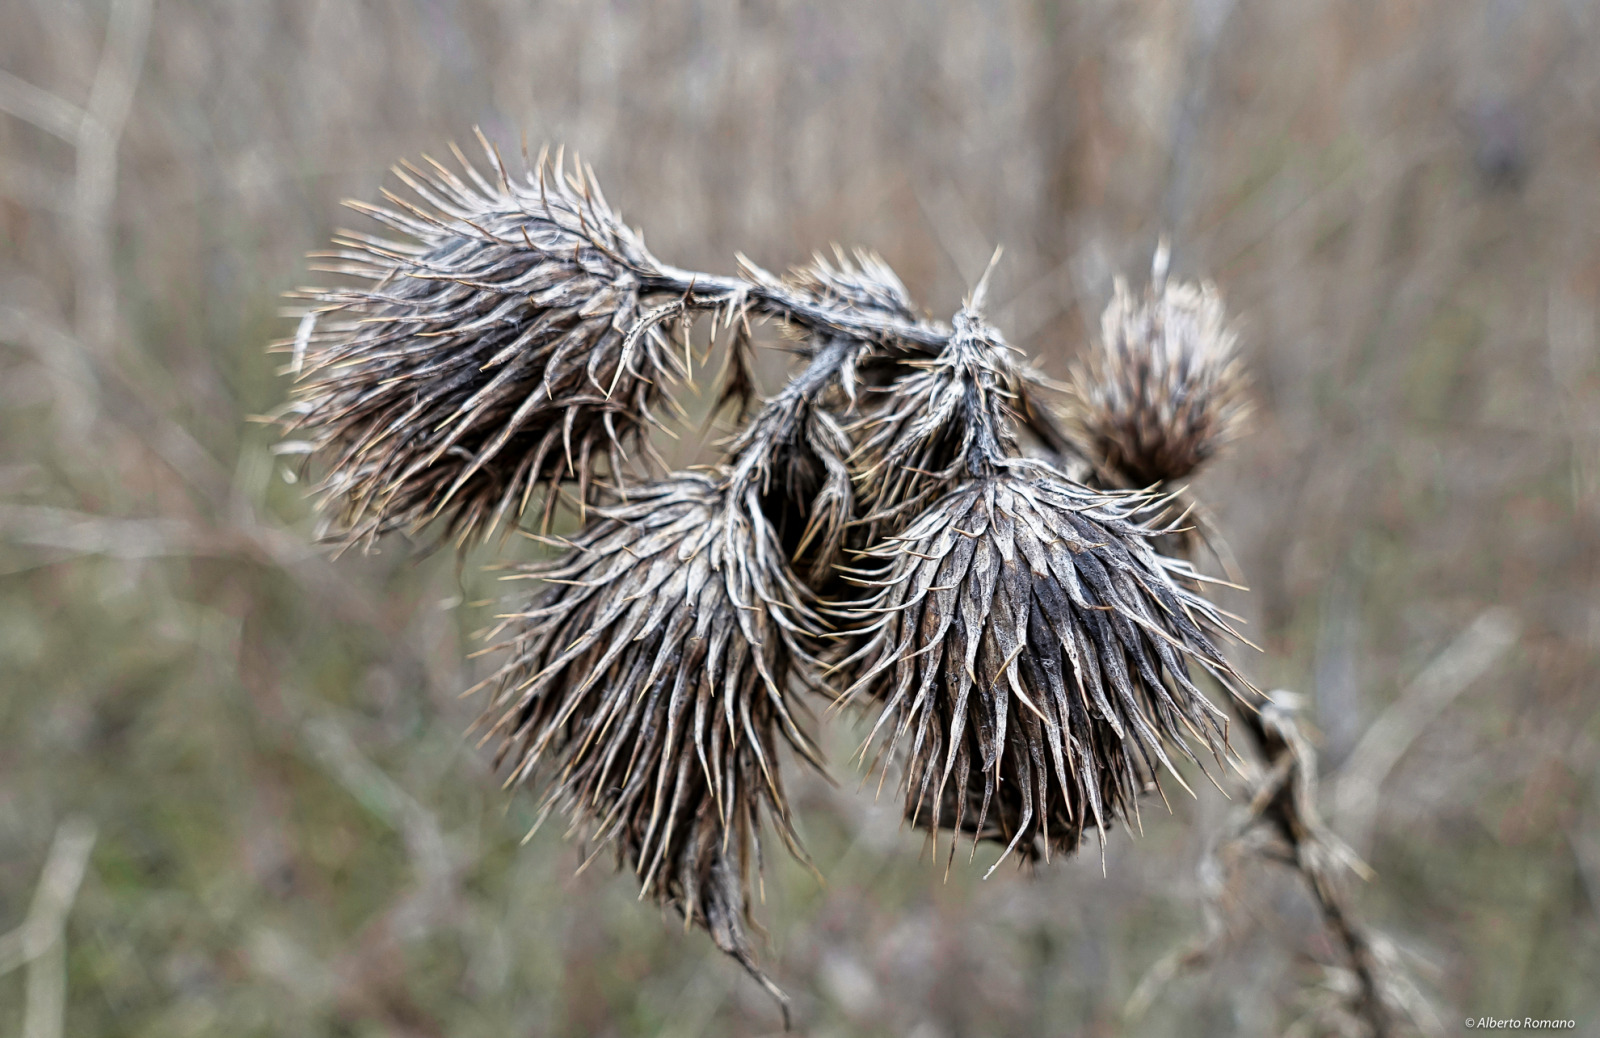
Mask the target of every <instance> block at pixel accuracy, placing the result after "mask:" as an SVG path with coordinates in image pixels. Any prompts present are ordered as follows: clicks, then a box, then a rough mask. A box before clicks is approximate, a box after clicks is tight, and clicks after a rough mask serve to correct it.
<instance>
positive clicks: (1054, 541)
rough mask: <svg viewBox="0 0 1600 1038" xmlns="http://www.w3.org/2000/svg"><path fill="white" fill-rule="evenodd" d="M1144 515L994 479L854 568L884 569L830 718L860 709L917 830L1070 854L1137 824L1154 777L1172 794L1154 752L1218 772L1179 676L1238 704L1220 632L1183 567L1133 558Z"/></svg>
mask: <svg viewBox="0 0 1600 1038" xmlns="http://www.w3.org/2000/svg"><path fill="white" fill-rule="evenodd" d="M1029 467H1032V466H1029ZM1151 504H1152V502H1151V500H1150V498H1149V497H1148V495H1137V494H1108V493H1103V492H1097V491H1092V490H1089V489H1087V488H1084V487H1082V486H1079V485H1075V484H1072V483H1070V482H1068V481H1066V480H1064V479H1062V478H1060V477H1059V476H1055V475H1053V474H1051V473H1049V472H1048V470H1044V469H1042V468H1035V475H1034V478H1027V477H1025V476H1023V475H1022V474H1021V473H1020V472H1012V473H1005V474H1000V475H996V476H992V477H989V478H982V479H975V480H971V481H968V482H965V483H963V484H962V485H960V486H959V487H958V488H957V489H955V490H954V491H952V492H951V493H949V494H947V495H946V496H944V497H943V498H941V499H940V500H939V501H938V502H936V503H935V504H934V505H933V507H931V508H929V509H928V510H927V511H926V512H924V513H923V514H922V515H921V516H919V517H918V518H917V519H916V520H915V521H914V522H913V523H911V525H910V526H909V527H908V528H907V529H906V530H905V531H904V533H902V534H900V535H899V536H895V537H890V538H886V539H885V541H884V542H883V544H882V545H881V546H880V547H878V548H876V549H874V550H873V551H872V552H870V553H869V554H870V555H871V556H872V557H874V558H877V559H878V560H880V561H881V563H882V568H881V569H880V570H879V571H878V572H877V573H875V574H871V575H869V576H868V577H867V579H865V580H863V581H862V583H864V584H866V585H868V586H871V587H874V588H876V589H877V590H876V593H875V594H874V596H873V597H872V598H871V599H870V600H869V601H868V603H867V604H866V605H865V606H864V607H862V608H860V609H859V610H857V613H856V615H857V617H858V618H859V620H860V622H861V624H862V634H863V635H864V636H865V638H866V639H867V640H866V643H865V645H864V647H863V648H862V649H861V650H860V651H859V652H858V653H857V654H856V657H855V658H854V659H853V660H851V661H848V665H850V666H852V667H853V668H855V669H854V673H856V674H857V675H858V677H857V679H856V680H855V682H854V684H853V685H852V686H851V688H849V689H848V690H847V691H846V693H845V697H844V698H845V699H847V700H848V699H852V698H855V697H862V698H865V699H869V700H870V701H871V702H872V703H874V704H876V706H877V709H878V711H879V716H878V719H877V721H876V723H875V724H874V726H873V729H872V734H871V735H870V736H869V738H868V745H870V744H871V743H872V742H873V741H874V740H879V754H880V756H883V757H884V759H886V760H888V759H895V758H896V755H897V754H903V755H904V765H903V778H902V789H903V792H904V794H905V799H906V808H905V809H906V813H907V816H908V817H909V818H911V820H912V821H913V822H914V823H915V824H918V825H923V826H926V827H928V828H929V829H931V830H933V831H934V832H935V833H937V832H938V830H939V829H940V828H950V829H953V830H955V831H957V832H965V833H969V834H971V835H972V836H973V837H974V843H976V841H977V840H979V839H992V840H1001V841H1003V842H1005V844H1006V851H1005V854H1003V855H1002V858H1001V860H1004V858H1005V857H1006V856H1007V855H1009V854H1010V853H1011V852H1013V851H1020V853H1021V854H1023V855H1024V856H1026V857H1032V856H1034V855H1035V854H1037V853H1040V852H1043V853H1044V854H1045V855H1047V856H1048V855H1049V853H1051V851H1061V852H1069V853H1070V852H1071V851H1072V850H1074V849H1075V848H1076V847H1077V846H1078V844H1079V842H1080V840H1081V838H1082V835H1083V832H1084V830H1085V829H1086V828H1088V827H1091V826H1092V827H1093V828H1095V829H1096V830H1098V831H1100V832H1101V833H1102V834H1103V833H1104V831H1105V829H1106V828H1107V826H1109V825H1110V824H1111V823H1112V822H1113V821H1114V820H1115V819H1118V818H1123V819H1128V818H1133V817H1136V811H1137V808H1136V801H1137V798H1138V796H1139V794H1140V793H1141V792H1142V791H1143V790H1144V788H1145V786H1146V783H1147V782H1157V785H1158V788H1159V782H1158V778H1157V772H1158V769H1159V768H1161V767H1165V768H1166V769H1167V770H1168V771H1169V772H1171V774H1172V775H1173V777H1174V778H1176V779H1177V781H1178V782H1179V783H1182V782H1183V780H1182V778H1181V777H1178V774H1177V772H1176V771H1175V770H1173V768H1172V762H1171V760H1170V758H1169V753H1168V751H1169V750H1175V751H1176V752H1177V753H1180V754H1182V755H1183V756H1185V757H1188V758H1189V759H1190V760H1197V758H1196V756H1195V753H1194V751H1193V749H1192V748H1191V742H1190V739H1191V738H1192V739H1198V740H1199V741H1200V742H1201V743H1203V744H1204V747H1205V749H1207V750H1208V751H1209V752H1210V753H1211V754H1212V755H1213V756H1215V757H1217V758H1218V759H1220V758H1221V757H1222V755H1223V754H1225V753H1226V752H1228V750H1227V730H1226V724H1227V722H1226V716H1225V715H1224V714H1223V713H1222V712H1221V711H1220V710H1219V709H1218V708H1217V707H1216V706H1215V705H1213V704H1212V703H1211V702H1210V700H1208V699H1207V698H1206V696H1205V695H1204V694H1203V693H1202V692H1201V691H1200V690H1199V688H1198V687H1196V685H1195V683H1194V681H1193V678H1192V673H1191V668H1192V667H1197V668H1198V669H1199V670H1202V671H1205V672H1208V673H1210V674H1212V675H1213V676H1214V677H1216V678H1217V679H1218V680H1220V681H1221V682H1222V683H1223V684H1224V685H1225V686H1226V687H1228V688H1229V689H1231V690H1234V692H1235V694H1238V695H1243V694H1244V693H1242V692H1240V691H1238V686H1239V684H1240V683H1241V681H1242V679H1239V678H1238V677H1237V675H1236V674H1235V673H1234V671H1233V669H1232V668H1231V667H1230V666H1229V664H1228V662H1227V660H1226V659H1225V658H1224V657H1223V655H1222V653H1221V652H1220V651H1219V650H1218V648H1217V645H1216V643H1215V641H1214V638H1215V637H1216V636H1218V635H1225V634H1231V631H1230V630H1229V628H1228V626H1227V624H1226V622H1225V621H1224V620H1223V618H1222V616H1221V615H1220V614H1219V613H1218V611H1217V610H1216V608H1215V607H1213V606H1212V605H1211V604H1210V603H1208V602H1207V601H1206V600H1205V599H1203V598H1201V597H1200V596H1199V595H1198V594H1196V593H1195V592H1194V591H1193V590H1191V588H1192V586H1193V581H1194V573H1193V571H1192V570H1191V569H1190V567H1189V566H1188V564H1187V563H1183V562H1179V561H1177V560H1173V559H1168V558H1164V557H1162V556H1159V555H1157V554H1156V553H1155V552H1153V551H1152V550H1151V549H1150V547H1149V544H1148V539H1149V538H1150V537H1151V536H1152V535H1153V534H1155V533H1157V532H1159V531H1156V530H1153V529H1152V528H1151V527H1150V525H1149V524H1148V523H1146V522H1144V521H1142V519H1141V513H1143V512H1147V511H1148V510H1149V508H1150V507H1151ZM880 737H883V738H882V739H880ZM862 752H863V754H865V753H866V752H867V747H865V746H864V747H863V751H862ZM951 853H952V854H953V853H954V843H953V842H952V846H951Z"/></svg>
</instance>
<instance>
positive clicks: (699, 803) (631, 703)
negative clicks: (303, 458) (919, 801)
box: [485, 469, 821, 1002]
mask: <svg viewBox="0 0 1600 1038" xmlns="http://www.w3.org/2000/svg"><path fill="white" fill-rule="evenodd" d="M755 504H758V502H757V501H756V491H755V488H754V487H753V486H752V485H751V484H750V483H749V482H748V481H747V480H743V479H741V478H739V477H738V476H737V474H735V473H733V472H730V471H729V470H726V469H723V470H719V471H718V472H716V473H713V474H696V473H676V474H674V475H673V476H671V477H669V478H668V479H666V480H663V481H660V482H657V483H652V484H648V485H645V486H643V487H639V488H635V489H634V490H632V491H631V492H630V494H629V497H628V500H627V502H626V503H624V504H619V505H614V506H605V507H600V508H598V509H596V518H595V519H594V520H593V521H592V522H591V523H590V524H589V525H588V526H587V527H586V528H585V529H584V530H583V532H582V533H580V534H579V535H578V536H577V537H576V538H574V539H573V540H572V541H571V542H570V548H569V550H568V551H567V552H566V553H565V554H564V555H562V556H561V557H560V558H559V559H557V560H556V561H554V562H551V563H547V564H542V565H535V566H527V567H522V568H520V569H519V571H518V572H517V573H515V574H514V575H513V577H514V578H516V577H521V578H531V579H537V580H539V581H541V582H543V583H544V585H545V586H544V588H543V590H542V591H541V592H540V593H539V594H538V595H537V596H536V597H535V598H534V599H533V601H532V602H531V603H530V604H529V605H528V606H527V607H526V608H525V609H522V610H520V611H518V612H516V613H514V614H512V615H511V616H509V617H507V618H506V620H505V622H504V624H503V625H502V628H501V631H500V634H501V635H503V636H504V637H505V641H504V642H503V644H502V645H501V646H500V647H501V648H504V649H505V650H506V653H507V655H506V660H505V663H504V665H503V666H502V667H501V669H500V671H499V674H498V675H497V677H496V678H495V679H494V680H495V682H496V684H497V687H498V690H497V692H496V693H495V696H494V699H493V701H492V703H491V705H490V708H489V713H488V715H489V716H491V717H493V718H494V720H493V722H492V725H491V727H490V728H489V731H488V734H487V735H486V736H485V738H493V739H496V740H498V742H499V748H498V750H497V752H496V757H495V759H496V764H497V765H505V766H506V767H508V768H509V771H510V779H509V780H508V782H526V781H528V780H530V779H532V778H533V777H534V776H535V775H541V776H543V777H544V778H546V779H548V780H549V781H550V782H551V788H550V791H549V792H548V794H547V795H546V797H545V801H544V804H543V807H542V811H543V812H548V811H549V810H550V809H551V808H554V807H559V808H560V809H561V810H562V811H563V812H564V813H566V814H567V815H568V816H569V818H570V819H571V821H572V825H573V829H574V830H576V831H580V832H582V833H584V835H585V837H586V838H587V839H591V840H594V841H596V842H597V843H598V844H599V845H600V846H602V847H603V846H604V845H606V844H607V843H611V842H614V843H615V846H616V851H617V855H618V859H619V863H626V864H627V865H628V866H629V867H630V868H632V869H633V870H634V871H635V873H636V874H637V875H638V876H639V878H640V882H641V884H642V891H641V896H649V897H650V898H652V899H654V900H656V901H657V902H659V903H661V904H662V905H665V906H670V907H671V908H673V909H675V910H676V911H678V912H679V913H681V914H682V916H683V917H684V920H685V924H686V925H694V926H698V927H701V928H703V929H705V930H706V931H708V932H709V933H710V935H711V937H712V939H713V940H714V941H715V942H716V944H717V946H718V947H719V948H721V949H722V950H723V951H725V952H727V953H728V954H729V955H732V956H733V957H734V958H735V959H737V960H738V961H739V962H740V963H741V964H742V965H743V966H744V967H745V968H746V969H747V970H749V971H750V972H751V973H752V974H753V975H754V976H755V977H756V978H757V979H758V980H760V981H761V982H762V984H763V985H765V986H766V987H767V989H768V990H769V991H771V992H772V993H773V995H774V996H775V997H776V998H778V999H779V1001H780V1002H784V1001H785V1000H784V998H783V995H782V993H781V992H780V991H778V989H777V988H776V987H775V986H773V985H772V983H771V981H769V980H768V979H767V978H766V976H765V975H764V974H763V973H762V972H761V970H760V968H759V967H758V966H757V965H756V961H755V956H754V952H753V950H752V947H751V944H750V941H749V938H748V936H747V934H746V929H745V927H746V926H747V925H748V924H750V915H749V907H748V906H749V883H750V877H751V873H752V871H755V872H757V873H759V870H760V861H761V843H760V830H761V821H762V818H763V816H765V817H767V818H769V819H770V820H771V821H772V822H773V826H774V828H775V829H776V831H777V833H778V835H779V837H780V839H781V840H782V841H783V843H784V845H785V846H786V847H787V848H788V849H789V850H790V851H791V852H792V853H794V854H796V855H797V856H800V857H802V858H803V857H804V853H803V851H802V850H801V848H800V844H799V841H798V838H797V836H796V833H795V831H794V825H793V820H792V816H791V813H790V809H789V804H788V801H787V800H786V799H785V796H784V792H783V783H782V777H781V774H780V771H779V764H778V740H779V738H780V737H781V738H782V739H783V740H784V741H785V742H787V743H788V744H789V745H790V746H791V747H792V748H793V749H794V751H795V752H796V753H797V754H799V755H800V757H801V758H802V759H804V760H806V761H807V762H808V763H810V764H812V765H815V766H818V767H820V766H821V759H820V756H819V754H818V752H817V750H816V747H815V744H814V743H813V742H812V740H811V737H810V736H809V735H807V734H806V732H805V731H804V730H803V729H802V727H801V725H800V723H799V719H798V718H797V713H798V710H799V707H798V706H797V705H796V703H795V700H794V690H793V688H792V687H791V683H790V679H791V675H800V676H801V677H804V676H805V675H807V674H808V673H809V668H810V666H811V664H812V657H811V655H810V650H809V649H808V647H807V644H806V640H807V638H808V637H811V636H813V635H814V634H816V633H819V632H820V620H819V618H818V617H817V615H816V613H815V611H814V610H813V608H812V604H811V602H810V601H809V596H808V595H807V593H806V592H805V591H804V589H803V588H802V587H801V586H799V584H798V583H797V582H796V581H794V580H793V579H792V577H791V575H790V572H789V569H788V567H787V565H786V563H785V559H784V556H783V551H782V546H781V545H780V544H779V542H778V538H777V535H776V533H775V531H774V530H773V528H772V526H771V525H770V524H769V523H767V522H766V520H765V517H764V516H763V515H762V513H761V511H760V510H759V507H752V505H755ZM597 850H598V848H597Z"/></svg>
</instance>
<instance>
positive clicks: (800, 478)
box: [729, 337, 871, 591]
mask: <svg viewBox="0 0 1600 1038" xmlns="http://www.w3.org/2000/svg"><path fill="white" fill-rule="evenodd" d="M870 352H871V347H870V346H869V345H868V344H866V343H863V342H860V341H858V340H854V339H845V338H838V337H833V338H827V339H823V340H822V341H821V342H820V343H813V344H812V345H811V359H810V361H809V362H808V363H807V365H806V367H805V369H804V370H803V371H801V372H800V373H799V374H798V375H796V376H795V377H794V378H792V379H790V380H789V383H788V384H787V385H786V386H784V388H783V390H782V392H780V393H779V394H778V395H777V396H775V397H773V398H772V399H771V400H770V401H768V402H767V404H766V406H764V407H763V408H762V409H761V411H760V413H759V414H757V415H756V416H755V417H754V418H752V419H751V421H750V422H749V424H747V425H746V426H745V428H744V430H743V431H742V432H741V433H740V434H739V435H738V436H737V437H736V438H735V439H734V441H733V443H732V444H731V446H730V447H729V454H730V456H731V457H732V459H733V461H732V462H731V464H732V467H733V470H734V478H735V479H736V480H739V481H741V482H742V483H744V484H745V485H748V486H750V487H751V488H752V489H753V490H755V491H756V492H757V493H758V495H759V502H760V503H759V507H760V509H761V511H762V512H763V513H764V514H765V515H766V516H767V517H768V519H769V520H770V521H771V522H772V524H773V526H774V528H775V530H776V532H777V535H778V539H779V542H780V543H781V544H782V545H783V546H784V549H785V551H786V552H787V554H788V557H789V559H790V562H791V564H792V565H793V567H794V569H795V571H796V572H797V573H799V574H801V575H802V576H803V578H804V580H805V583H806V585H807V586H808V587H809V588H811V589H812V590H813V591H821V590H823V589H824V587H825V586H826V585H828V584H829V583H830V581H831V579H832V577H833V572H834V567H835V566H836V565H837V564H838V562H839V558H840V554H841V552H842V551H843V549H844V537H845V528H846V526H847V524H848V523H849V522H850V521H851V520H852V519H853V518H854V515H855V493H854V490H853V488H852V486H851V472H850V467H849V456H850V451H851V448H850V438H849V436H848V435H847V433H846V432H845V430H844V428H843V427H842V426H841V425H840V423H839V420H838V419H837V418H836V417H835V415H834V413H833V412H834V410H842V409H843V408H845V407H848V406H849V402H850V401H851V400H853V399H854V397H855V392H856V388H855V387H856V367H857V363H858V361H859V360H860V359H861V358H862V357H863V356H864V355H866V354H869V353H870Z"/></svg>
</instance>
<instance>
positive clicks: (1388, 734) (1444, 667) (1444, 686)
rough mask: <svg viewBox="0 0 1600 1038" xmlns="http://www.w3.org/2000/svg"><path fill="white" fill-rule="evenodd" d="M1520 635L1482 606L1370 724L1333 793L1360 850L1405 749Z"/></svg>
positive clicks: (1512, 622)
mask: <svg viewBox="0 0 1600 1038" xmlns="http://www.w3.org/2000/svg"><path fill="white" fill-rule="evenodd" d="M1516 640H1517V622H1516V619H1515V618H1514V617H1513V616H1512V615H1511V614H1510V613H1509V612H1508V611H1506V610H1504V609H1498V608H1492V609H1486V610H1484V611H1483V612H1482V613H1480V614H1479V615H1478V618H1477V619H1475V620H1474V621H1472V624H1471V625H1470V626H1468V627H1467V629H1466V630H1464V631H1462V632H1461V634H1460V635H1458V636H1457V637H1456V639H1455V640H1454V641H1452V642H1451V643H1450V644H1449V645H1448V646H1446V647H1445V649H1444V651H1443V652H1441V653H1439V655H1438V656H1436V657H1434V659H1433V661H1432V662H1430V663H1429V664H1428V665H1427V666H1426V667H1424V668H1423V670H1422V673H1420V674H1418V675H1417V676H1416V677H1415V678H1414V679H1413V680H1412V681H1411V683H1410V684H1409V685H1407V686H1406V687H1405V690H1404V691H1402V692H1401V693H1400V695H1399V697H1398V698H1397V699H1396V700H1395V702H1394V704H1393V705H1392V706H1390V707H1389V709H1387V710H1386V711H1384V712H1383V714H1382V715H1380V716H1379V718H1378V719H1377V720H1376V721H1374V722H1373V723H1372V725H1371V726H1370V727H1369V728H1368V729H1367V731H1366V734H1364V735H1363V736H1362V737H1361V741H1360V742H1359V743H1357V744H1356V748H1355V749H1354V750H1352V751H1351V753H1350V757H1349V759H1348V760H1347V761H1346V762H1345V764H1344V766H1343V767H1342V768H1341V769H1340V771H1339V781H1338V785H1337V786H1335V788H1334V797H1333V803H1334V817H1335V818H1337V819H1338V821H1339V828H1340V830H1341V831H1342V832H1344V833H1347V834H1349V837H1350V842H1351V845H1352V846H1354V847H1355V848H1356V849H1357V851H1361V852H1364V851H1365V850H1366V849H1367V846H1368V842H1369V840H1370V839H1371V836H1372V824H1373V816H1374V814H1375V813H1376V811H1377V808H1378V791H1379V789H1380V788H1381V787H1382V786H1383V782H1384V780H1385V779H1387V778H1388V777H1389V773H1390V772H1391V771H1393V770H1394V767H1395V765H1396V764H1398V763H1399V762H1400V758H1401V757H1403V756H1405V753H1406V750H1408V749H1409V748H1410V747H1411V744H1412V743H1413V742H1415V741H1416V739H1417V737H1418V736H1419V735H1421V734H1422V732H1423V730H1424V729H1426V728H1427V726H1428V725H1429V723H1431V722H1432V721H1433V720H1434V718H1436V717H1438V716H1439V714H1441V713H1442V712H1443V711H1444V710H1445V708H1446V707H1448V706H1449V705H1450V704H1451V703H1452V702H1454V701H1455V699H1456V697H1457V696H1459V695H1460V694H1461V693H1462V692H1464V691H1466V690H1467V689H1468V688H1469V687H1471V685H1472V683H1473V682H1475V681H1477V680H1478V679H1479V678H1480V677H1482V676H1483V675H1484V674H1485V673H1487V672H1488V670H1489V668H1490V667H1492V666H1494V664H1495V663H1496V662H1497V661H1498V660H1499V659H1500V657H1501V656H1503V655H1504V654H1505V653H1506V651H1507V650H1509V649H1510V648H1511V646H1512V645H1514V644H1515V643H1516Z"/></svg>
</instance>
